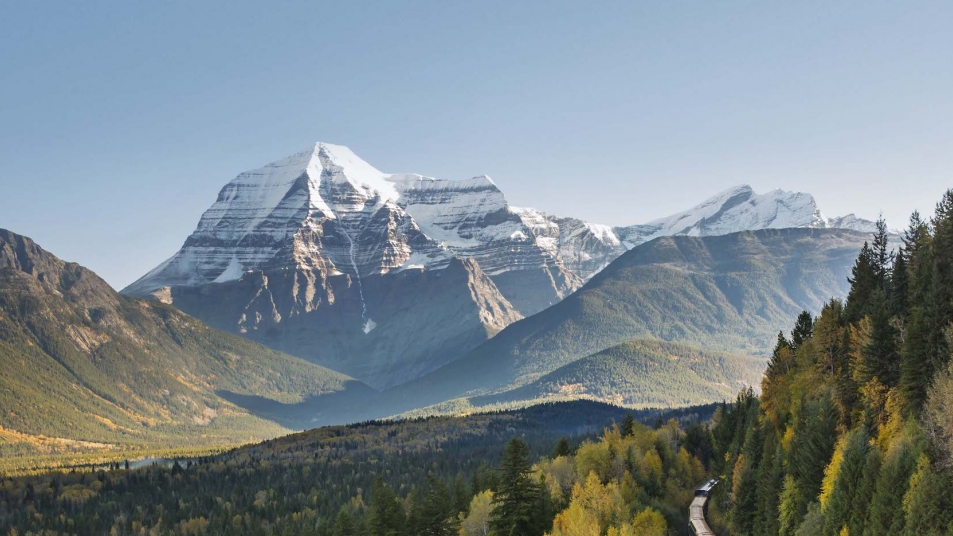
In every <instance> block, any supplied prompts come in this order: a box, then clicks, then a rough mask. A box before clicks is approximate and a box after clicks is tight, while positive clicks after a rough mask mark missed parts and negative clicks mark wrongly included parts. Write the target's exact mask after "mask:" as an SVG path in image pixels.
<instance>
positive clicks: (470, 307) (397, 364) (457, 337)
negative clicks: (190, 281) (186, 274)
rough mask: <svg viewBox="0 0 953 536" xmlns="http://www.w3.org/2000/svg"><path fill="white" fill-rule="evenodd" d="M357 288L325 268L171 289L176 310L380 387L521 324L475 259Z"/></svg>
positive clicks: (373, 278)
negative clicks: (324, 269)
mask: <svg viewBox="0 0 953 536" xmlns="http://www.w3.org/2000/svg"><path fill="white" fill-rule="evenodd" d="M361 283H362V288H359V287H358V285H357V284H356V281H355V280H354V279H352V278H351V277H350V276H349V275H347V274H337V275H330V276H329V275H327V274H326V273H325V272H323V271H321V270H320V269H290V268H289V269H284V268H268V269H264V270H257V271H253V272H249V273H247V274H245V275H244V276H242V277H241V278H240V279H238V280H236V281H229V282H226V283H219V284H209V285H201V286H194V287H188V286H176V287H171V289H170V292H171V298H172V303H174V304H175V305H176V306H177V307H179V308H180V309H182V310H183V311H185V312H187V313H189V314H191V315H193V316H196V317H198V318H201V319H203V320H204V321H205V322H207V323H208V324H209V325H211V326H213V327H218V328H221V329H226V330H230V331H234V332H237V333H240V334H242V335H244V336H245V337H247V338H249V339H252V340H254V341H256V342H259V343H262V344H265V345H267V346H271V347H272V348H275V349H280V350H281V351H284V352H287V353H290V354H293V355H297V356H300V357H303V358H305V359H308V360H310V361H313V362H316V363H320V364H322V365H324V366H327V367H329V368H331V369H334V370H337V371H349V372H348V373H346V374H349V375H353V376H354V377H358V378H364V379H366V380H367V382H368V383H369V384H370V385H372V386H374V387H377V388H385V387H390V386H392V385H396V384H398V383H401V382H404V381H407V380H410V379H413V378H415V377H417V376H419V375H421V374H424V373H426V372H429V371H431V370H434V369H436V368H437V367H439V366H441V365H444V364H446V363H447V362H448V361H450V360H451V359H453V358H454V357H456V356H458V355H461V353H463V352H466V351H467V350H469V349H472V348H474V347H476V346H477V345H479V344H480V343H482V342H483V341H485V340H486V339H487V338H489V337H491V336H492V335H495V334H496V332H498V331H500V330H502V329H503V328H504V327H506V326H507V325H509V324H511V323H512V322H515V321H516V320H518V319H519V318H521V317H520V315H519V313H517V312H515V311H514V310H513V308H512V307H511V306H510V304H509V302H507V301H506V299H505V298H503V297H502V296H501V295H500V293H499V291H498V290H497V289H496V287H495V286H494V284H493V282H492V281H491V280H490V279H489V278H488V277H487V276H486V275H485V274H484V273H483V272H482V271H481V270H480V267H479V265H478V264H477V263H476V262H475V261H473V260H472V259H458V258H454V259H452V260H451V261H450V262H449V263H448V265H447V267H446V268H445V269H442V270H426V269H422V268H416V269H408V270H403V271H399V272H393V273H388V274H370V275H367V276H365V277H363V278H362V280H361ZM362 291H363V295H364V297H363V303H362V298H361V292H362Z"/></svg>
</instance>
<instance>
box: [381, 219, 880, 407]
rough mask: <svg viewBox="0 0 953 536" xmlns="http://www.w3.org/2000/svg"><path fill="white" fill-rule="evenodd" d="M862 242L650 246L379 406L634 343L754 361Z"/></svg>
mask: <svg viewBox="0 0 953 536" xmlns="http://www.w3.org/2000/svg"><path fill="white" fill-rule="evenodd" d="M866 238H867V237H866V235H864V234H860V233H856V232H852V231H844V230H827V229H782V230H762V231H751V232H744V233H735V234H731V235H726V236H716V237H685V236H677V237H663V238H658V239H656V240H653V241H652V242H649V243H646V244H643V245H641V246H638V247H636V248H634V249H632V250H631V251H629V252H627V253H625V254H624V255H622V256H621V257H620V258H619V259H617V260H616V261H614V262H613V263H612V264H610V265H609V266H608V267H607V268H606V269H604V270H603V271H602V272H600V273H599V274H597V275H596V276H595V277H593V278H592V279H591V280H590V281H589V282H588V283H587V284H586V286H585V287H583V288H582V289H580V290H579V291H577V292H575V293H574V294H572V295H571V296H570V297H568V298H566V299H565V300H563V301H562V302H560V303H559V304H557V305H555V306H553V307H551V308H549V309H547V310H546V311H543V312H542V313H540V314H537V315H534V316H532V317H529V318H526V319H524V320H521V321H519V322H517V323H515V324H513V325H511V326H510V327H508V328H507V329H505V330H503V331H502V332H501V333H499V334H498V335H497V336H496V337H494V338H493V339H492V340H490V341H488V342H487V343H484V344H483V345H481V346H480V347H479V348H477V349H475V350H474V351H472V352H470V353H469V354H468V355H466V356H464V357H462V358H461V359H459V360H457V361H454V362H452V363H450V364H449V365H447V366H444V367H442V368H441V369H439V370H437V371H435V372H433V373H431V374H428V375H426V376H424V377H422V378H420V379H418V380H416V381H414V382H411V383H409V384H407V385H406V386H401V387H398V388H397V389H394V390H393V391H392V392H391V393H390V396H391V397H393V399H394V400H398V401H402V403H403V404H404V405H416V406H420V405H426V404H428V403H435V402H439V401H443V400H448V399H452V398H456V397H459V396H462V395H464V394H465V393H467V392H471V391H472V392H473V393H472V394H481V393H492V392H498V391H499V390H500V389H504V388H513V387H518V386H520V385H524V384H527V383H530V382H532V381H535V380H536V379H538V378H539V377H540V376H542V375H545V374H547V373H549V372H552V371H553V370H556V369H557V368H559V367H561V366H563V365H566V364H568V363H570V362H572V361H574V360H576V359H579V358H581V357H584V356H587V355H590V354H593V353H595V352H599V351H601V350H603V349H605V348H609V347H611V346H614V345H616V344H619V343H621V342H624V341H627V340H630V339H635V338H654V339H661V340H665V341H672V342H681V343H686V344H691V345H696V346H704V347H705V348H709V349H714V350H725V351H732V352H741V353H750V354H760V355H765V354H766V353H767V352H768V350H769V349H770V347H771V346H772V345H773V344H774V341H775V337H776V335H777V332H778V331H779V330H780V329H782V328H783V327H784V326H785V325H787V324H789V323H790V322H791V321H793V319H794V318H795V316H796V315H797V314H798V313H799V312H800V311H801V310H803V309H807V310H813V311H816V310H819V308H820V306H821V305H822V304H823V303H824V302H825V301H826V300H828V299H829V298H830V297H832V296H843V295H844V294H845V292H846V289H847V275H848V274H849V271H850V267H851V265H852V263H853V261H854V259H855V257H856V254H857V251H858V249H859V248H860V245H861V244H862V243H863V242H864V240H865V239H866Z"/></svg>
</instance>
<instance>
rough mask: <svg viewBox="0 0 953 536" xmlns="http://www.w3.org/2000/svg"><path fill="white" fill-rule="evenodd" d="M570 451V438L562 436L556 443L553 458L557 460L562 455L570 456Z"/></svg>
mask: <svg viewBox="0 0 953 536" xmlns="http://www.w3.org/2000/svg"><path fill="white" fill-rule="evenodd" d="M570 452H572V449H570V448H569V440H568V439H566V438H565V437H560V438H559V441H558V442H557V443H556V447H555V448H554V449H553V454H552V458H553V459H554V460H555V459H556V458H558V457H560V456H569V453H570Z"/></svg>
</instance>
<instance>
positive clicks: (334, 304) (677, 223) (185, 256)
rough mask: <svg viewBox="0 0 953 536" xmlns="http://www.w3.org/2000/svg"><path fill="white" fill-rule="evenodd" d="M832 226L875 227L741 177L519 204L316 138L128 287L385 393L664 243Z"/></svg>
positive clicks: (235, 190)
mask: <svg viewBox="0 0 953 536" xmlns="http://www.w3.org/2000/svg"><path fill="white" fill-rule="evenodd" d="M830 227H837V228H846V229H853V230H856V231H863V232H870V231H871V230H872V229H873V227H874V224H873V222H870V221H866V220H861V219H858V218H856V217H853V216H847V217H844V218H832V219H826V218H824V217H823V216H822V215H821V213H820V211H819V210H818V208H817V206H816V203H815V201H814V199H813V197H812V196H810V195H809V194H804V193H795V192H785V191H781V190H776V191H773V192H769V193H767V194H762V195H758V194H756V193H755V192H754V191H753V190H752V189H751V188H750V187H748V186H741V187H737V188H732V189H730V190H727V191H725V192H722V193H721V194H719V195H717V196H715V197H713V198H711V199H709V200H707V201H705V202H703V203H701V204H699V205H697V206H696V207H694V208H692V209H690V210H687V211H685V212H682V213H679V214H676V215H673V216H671V217H668V218H662V219H658V220H654V221H651V222H648V223H645V224H640V225H632V226H625V227H609V226H605V225H599V224H593V223H589V222H585V221H582V220H579V219H574V218H568V217H557V216H551V215H547V214H544V213H542V212H540V211H537V210H534V209H530V208H516V207H511V206H510V205H509V204H508V203H507V201H506V199H505V197H504V195H503V193H502V192H501V191H500V190H499V188H497V186H496V185H495V184H494V183H493V181H492V180H491V179H490V178H489V177H486V176H480V177H475V178H472V179H466V180H458V181H451V180H441V179H434V178H430V177H424V176H421V175H414V174H387V173H382V172H380V171H378V170H377V169H375V168H374V167H372V166H371V165H369V164H367V163H366V162H364V161H363V160H361V159H360V158H358V157H357V156H356V155H355V154H354V153H353V152H351V151H350V150H349V149H347V148H346V147H342V146H337V145H331V144H325V143H318V144H316V145H314V146H313V147H310V148H308V149H307V150H305V151H303V152H300V153H297V154H294V155H292V156H290V157H287V158H284V159H282V160H279V161H276V162H274V163H272V164H269V165H267V166H265V167H263V168H260V169H256V170H252V171H248V172H245V173H242V174H240V175H239V176H238V177H236V178H235V179H234V180H233V181H231V182H229V183H228V184H227V185H225V187H224V188H223V189H222V191H221V193H220V194H219V196H218V199H217V200H216V202H215V203H214V204H213V205H212V207H211V208H209V209H208V210H207V211H206V212H205V214H204V215H203V216H202V218H201V220H200V222H199V224H198V227H197V228H196V230H195V232H193V233H192V235H191V236H189V237H188V239H187V240H186V241H185V243H184V245H183V246H182V248H181V249H180V250H179V251H178V252H177V253H176V254H175V255H173V256H172V258H170V259H169V260H167V261H166V262H164V263H162V264H161V265H159V266H158V267H156V268H155V269H154V270H152V271H151V272H149V273H148V274H146V275H145V276H143V277H142V278H141V279H139V280H138V281H136V282H135V283H133V284H132V285H130V286H129V287H127V288H126V289H124V290H123V292H124V293H127V294H132V295H137V296H152V297H156V298H158V299H160V300H162V301H164V302H166V303H171V304H173V305H175V306H176V307H178V308H180V309H182V310H183V311H185V312H187V313H189V314H191V315H193V316H195V317H197V318H199V319H201V320H203V321H205V322H207V323H208V324H209V325H211V326H213V327H217V328H220V329H224V330H227V331H230V332H233V333H236V334H240V335H242V336H244V337H246V338H249V339H251V340H254V341H256V342H260V343H262V344H265V345H267V346H270V347H272V348H275V349H278V350H280V351H284V352H287V353H290V354H292V355H296V356H299V357H302V358H305V359H308V360H310V361H312V362H315V363H318V364H321V365H323V366H327V367H329V368H332V369H334V370H338V371H340V372H342V373H345V374H348V375H351V376H354V377H356V378H358V379H360V380H362V381H365V382H367V383H368V384H370V385H372V386H375V387H377V388H381V389H382V388H388V387H393V386H395V385H399V384H401V383H404V382H407V381H410V380H412V379H414V378H417V377H420V376H422V375H424V374H426V373H428V372H430V371H433V370H436V369H438V368H440V367H441V366H443V365H445V364H447V363H450V362H451V361H453V360H455V359H456V358H457V357H459V356H461V355H464V354H466V353H467V352H469V351H470V350H473V349H474V348H476V347H478V346H479V345H480V344H482V343H483V342H485V341H487V340H489V339H490V338H491V337H493V336H494V335H495V334H496V333H498V332H499V331H500V330H502V329H504V328H506V327H507V326H509V325H510V324H512V323H514V322H516V321H518V320H520V319H521V318H524V317H528V316H531V315H534V314H536V313H539V312H540V311H543V310H545V309H547V308H548V307H550V306H552V305H554V304H556V303H559V302H560V301H561V300H563V299H564V298H566V297H567V296H569V295H570V294H572V293H573V292H574V291H576V290H577V289H579V288H580V287H582V285H583V284H584V283H585V282H586V281H588V280H589V279H590V278H592V277H593V276H594V275H595V274H597V273H599V272H600V270H602V269H603V268H604V267H606V266H607V265H609V263H611V262H612V261H613V260H615V259H616V258H617V257H619V256H620V255H622V254H623V253H624V252H626V251H627V250H629V249H632V248H633V247H635V246H638V245H640V244H643V243H645V242H648V241H651V240H653V239H655V238H658V237H663V236H673V235H677V236H681V235H685V236H696V237H697V236H714V235H724V234H730V233H735V232H740V231H747V230H755V229H781V228H812V229H822V228H830ZM600 349H601V348H600Z"/></svg>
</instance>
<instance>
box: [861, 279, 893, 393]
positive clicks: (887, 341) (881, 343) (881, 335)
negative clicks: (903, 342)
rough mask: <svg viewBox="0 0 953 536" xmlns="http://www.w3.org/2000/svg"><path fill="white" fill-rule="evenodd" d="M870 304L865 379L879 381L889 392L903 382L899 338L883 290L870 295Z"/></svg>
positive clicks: (864, 365)
mask: <svg viewBox="0 0 953 536" xmlns="http://www.w3.org/2000/svg"><path fill="white" fill-rule="evenodd" d="M869 303H870V305H871V307H870V314H869V315H868V317H869V318H870V339H869V341H868V343H867V344H866V345H865V347H864V348H863V349H862V354H863V356H864V362H863V363H862V367H863V368H864V373H865V376H866V379H867V380H869V379H872V378H877V379H879V380H880V382H881V383H883V384H884V385H886V386H887V387H888V388H892V387H896V385H897V384H898V383H899V381H900V368H901V365H900V352H899V349H898V348H897V339H898V334H897V330H896V328H895V327H894V326H893V325H892V324H891V317H890V311H889V307H888V304H887V297H886V295H885V294H884V291H883V290H882V289H877V290H874V292H873V293H871V296H870V299H869Z"/></svg>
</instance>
